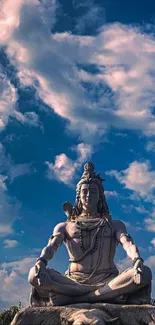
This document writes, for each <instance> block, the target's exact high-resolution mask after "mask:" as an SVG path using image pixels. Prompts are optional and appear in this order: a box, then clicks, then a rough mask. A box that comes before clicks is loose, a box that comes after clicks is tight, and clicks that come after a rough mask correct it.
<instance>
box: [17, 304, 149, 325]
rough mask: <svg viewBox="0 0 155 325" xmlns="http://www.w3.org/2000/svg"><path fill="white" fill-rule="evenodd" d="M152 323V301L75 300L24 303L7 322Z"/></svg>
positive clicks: (31, 324)
mask: <svg viewBox="0 0 155 325" xmlns="http://www.w3.org/2000/svg"><path fill="white" fill-rule="evenodd" d="M60 324H61V325H86V324H88V325H90V324H91V325H106V324H114V325H154V324H155V307H154V306H152V305H116V304H107V303H96V304H86V303H85V304H75V305H68V306H65V307H35V308H34V307H28V308H25V309H22V310H21V311H20V312H18V314H17V315H16V316H15V318H14V320H13V321H12V323H11V325H60Z"/></svg>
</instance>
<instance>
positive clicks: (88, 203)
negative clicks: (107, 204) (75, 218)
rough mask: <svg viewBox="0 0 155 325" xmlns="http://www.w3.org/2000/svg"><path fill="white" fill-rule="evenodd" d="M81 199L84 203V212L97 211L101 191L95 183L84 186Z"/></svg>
mask: <svg viewBox="0 0 155 325" xmlns="http://www.w3.org/2000/svg"><path fill="white" fill-rule="evenodd" d="M80 199H81V203H82V208H83V210H89V208H90V209H91V210H93V207H94V208H95V209H96V206H97V203H98V201H99V189H98V186H97V185H96V184H95V183H90V184H82V186H81V192H80Z"/></svg>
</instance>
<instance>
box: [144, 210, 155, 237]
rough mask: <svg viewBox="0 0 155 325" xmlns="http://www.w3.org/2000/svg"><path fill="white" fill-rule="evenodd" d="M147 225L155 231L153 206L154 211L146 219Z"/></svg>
mask: <svg viewBox="0 0 155 325" xmlns="http://www.w3.org/2000/svg"><path fill="white" fill-rule="evenodd" d="M144 222H145V227H146V229H147V230H148V231H150V232H155V209H154V208H153V210H152V213H150V216H149V218H146V219H145V220H144Z"/></svg>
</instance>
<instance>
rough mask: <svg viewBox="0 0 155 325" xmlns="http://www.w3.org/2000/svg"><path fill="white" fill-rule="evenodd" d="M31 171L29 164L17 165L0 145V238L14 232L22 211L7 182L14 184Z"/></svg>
mask: <svg viewBox="0 0 155 325" xmlns="http://www.w3.org/2000/svg"><path fill="white" fill-rule="evenodd" d="M30 171H31V169H30V166H29V165H28V164H17V165H15V164H14V163H13V162H12V160H11V157H10V156H9V155H6V153H5V149H4V147H3V146H2V144H1V143H0V236H6V235H8V234H11V233H12V232H13V229H12V226H13V223H14V221H15V220H17V219H18V217H19V211H20V203H19V202H18V201H17V200H16V198H14V197H11V196H10V195H9V193H8V190H7V182H9V181H10V182H13V181H14V179H15V178H17V177H19V176H22V175H25V174H28V173H29V172H30ZM8 245H9V243H8ZM10 245H11V243H10Z"/></svg>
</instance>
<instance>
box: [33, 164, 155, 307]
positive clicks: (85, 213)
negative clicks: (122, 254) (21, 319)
mask: <svg viewBox="0 0 155 325" xmlns="http://www.w3.org/2000/svg"><path fill="white" fill-rule="evenodd" d="M63 208H64V211H65V213H66V215H67V217H68V220H67V221H66V222H62V223H59V224H58V225H57V226H56V227H55V229H54V232H53V235H52V236H51V238H50V239H49V242H48V245H47V246H46V247H44V248H43V250H42V252H41V256H40V257H39V258H38V259H37V261H36V264H35V266H34V267H32V268H31V270H30V273H29V282H30V283H31V285H32V293H31V298H30V302H31V305H32V306H50V305H53V306H54V305H56V306H61V305H67V304H73V303H85V302H87V303H96V302H109V303H117V304H119V303H120V304H121V303H126V304H132V303H136V304H148V303H150V302H151V280H152V273H151V270H150V269H149V268H148V267H147V266H145V265H144V264H143V259H142V258H141V256H140V253H139V250H138V248H137V246H136V245H135V244H134V242H133V239H132V237H131V236H130V235H129V234H128V233H127V230H126V227H125V225H124V223H123V222H122V221H120V220H112V218H111V216H110V214H109V209H108V206H107V203H106V199H105V195H104V187H103V179H102V178H101V177H100V174H96V173H95V172H94V165H93V164H92V163H91V162H88V163H86V164H85V166H84V173H83V175H82V177H81V180H80V181H79V183H78V184H77V189H76V201H75V206H74V207H72V205H71V203H69V202H66V203H65V204H64V206H63ZM63 242H64V244H65V246H66V248H67V250H68V254H69V258H70V264H69V267H68V270H67V271H66V273H65V275H62V274H60V273H59V272H57V271H55V270H54V269H50V268H48V267H47V264H48V261H49V260H51V259H52V257H53V255H54V253H55V252H56V250H57V249H58V247H59V246H61V244H62V243H63ZM119 243H120V244H121V245H122V246H123V248H124V250H125V251H126V253H127V255H128V257H129V258H130V259H131V260H132V262H133V267H131V268H129V269H127V270H126V271H124V272H123V273H121V274H119V272H118V269H117V267H116V265H115V263H114V256H115V250H116V247H117V245H118V244H119Z"/></svg>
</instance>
